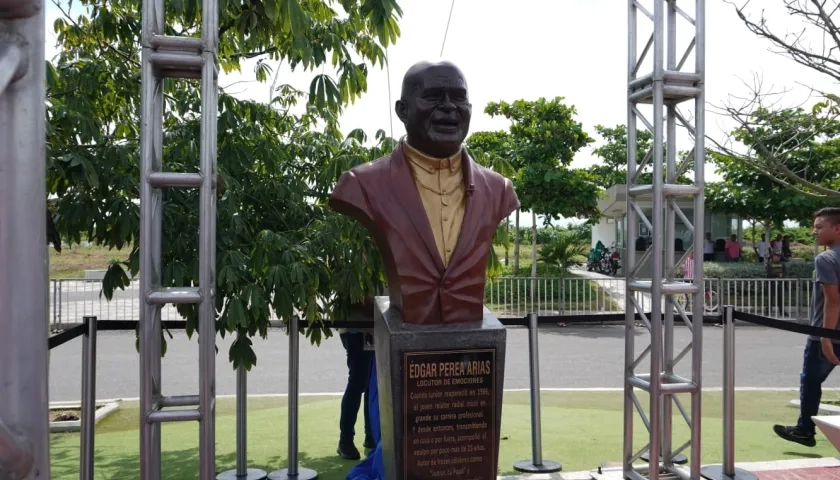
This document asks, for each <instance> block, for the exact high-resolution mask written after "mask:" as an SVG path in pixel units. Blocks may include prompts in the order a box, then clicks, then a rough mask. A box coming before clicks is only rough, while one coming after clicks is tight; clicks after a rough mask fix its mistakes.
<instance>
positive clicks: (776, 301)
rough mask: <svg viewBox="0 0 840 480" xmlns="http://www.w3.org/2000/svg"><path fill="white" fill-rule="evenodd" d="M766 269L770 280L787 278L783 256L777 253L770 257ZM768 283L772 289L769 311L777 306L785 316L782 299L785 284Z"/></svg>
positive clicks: (777, 282)
mask: <svg viewBox="0 0 840 480" xmlns="http://www.w3.org/2000/svg"><path fill="white" fill-rule="evenodd" d="M765 269H766V270H767V278H769V279H779V278H785V275H786V274H787V268H786V265H785V263H784V262H783V261H782V256H781V255H779V254H778V253H776V252H773V254H772V255H771V256H770V259H769V261H768V262H767V263H766V264H765ZM768 283H769V289H770V292H769V293H770V295H769V296H770V303H769V305H768V310H769V309H772V308H773V307H774V306H775V307H776V308H777V309H778V310H779V314H780V315H782V316H784V315H785V309H784V302H783V298H782V297H783V293H784V287H785V284H784V282H780V281H775V282H768ZM768 313H769V312H768Z"/></svg>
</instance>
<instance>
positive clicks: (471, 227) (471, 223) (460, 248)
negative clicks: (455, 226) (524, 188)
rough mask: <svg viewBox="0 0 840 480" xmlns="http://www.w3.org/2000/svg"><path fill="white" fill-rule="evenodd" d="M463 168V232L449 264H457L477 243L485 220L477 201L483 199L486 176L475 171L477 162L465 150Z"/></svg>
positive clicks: (462, 158)
mask: <svg viewBox="0 0 840 480" xmlns="http://www.w3.org/2000/svg"><path fill="white" fill-rule="evenodd" d="M461 162H462V163H461V169H462V171H463V172H464V186H465V187H466V192H465V195H466V196H465V198H464V220H463V222H462V223H461V232H460V233H459V234H458V243H456V244H455V251H454V252H452V259H451V260H450V261H449V266H452V265H457V264H458V263H460V262H461V261H462V260H463V258H464V256H465V255H466V253H467V251H468V249H469V248H471V247H472V246H473V245H474V244H475V239H476V235H477V234H478V231H479V229H480V228H481V222H482V221H483V220H484V219H482V218H480V215H477V214H476V206H475V202H476V201H481V200H480V198H481V195H480V194H481V193H483V192H484V190H483V189H482V187H483V186H484V185H483V183H482V182H483V180H484V178H483V177H482V176H481V174H480V173H478V172H476V171H475V164H474V162H473V160H472V158H470V156H469V155H468V154H467V153H466V152H464V153H463V155H462V156H461Z"/></svg>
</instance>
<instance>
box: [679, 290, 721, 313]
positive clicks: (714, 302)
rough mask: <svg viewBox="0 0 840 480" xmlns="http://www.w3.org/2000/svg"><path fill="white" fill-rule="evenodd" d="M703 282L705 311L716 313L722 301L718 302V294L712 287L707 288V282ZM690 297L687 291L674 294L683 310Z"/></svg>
mask: <svg viewBox="0 0 840 480" xmlns="http://www.w3.org/2000/svg"><path fill="white" fill-rule="evenodd" d="M703 283H704V287H703V297H704V300H703V311H704V313H715V312H717V310H718V308H719V307H720V303H719V302H718V294H717V292H716V291H714V290H712V289H709V288H705V283H706V282H703ZM688 298H689V296H688V295H687V294H685V293H682V294H679V295H675V296H674V300H675V301H676V303H677V304H678V305H679V306H680V307H681V308H682V309H683V310H685V307H686V305H688V304H689V299H688Z"/></svg>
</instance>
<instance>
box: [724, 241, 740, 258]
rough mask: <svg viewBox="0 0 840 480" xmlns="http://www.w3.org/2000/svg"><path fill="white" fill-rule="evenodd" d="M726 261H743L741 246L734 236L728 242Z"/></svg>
mask: <svg viewBox="0 0 840 480" xmlns="http://www.w3.org/2000/svg"><path fill="white" fill-rule="evenodd" d="M724 248H725V249H726V261H727V262H740V261H741V244H740V243H739V242H738V237H736V236H735V235H734V234H733V235H731V236H730V237H729V240H727V241H726V246H725V247H724Z"/></svg>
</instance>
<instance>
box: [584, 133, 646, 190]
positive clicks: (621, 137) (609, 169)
mask: <svg viewBox="0 0 840 480" xmlns="http://www.w3.org/2000/svg"><path fill="white" fill-rule="evenodd" d="M595 132H597V133H598V135H599V136H600V137H601V138H603V139H604V144H603V145H601V146H599V147H597V148H595V149H593V150H592V153H594V154H595V156H597V157H598V158H600V159H601V163H600V164H596V165H592V166H591V167H589V172H590V173H591V174H592V177H593V178H594V179H595V182H596V183H597V184H598V186H600V187H601V188H603V189H605V190H606V189H608V188H610V187H612V186H613V185H623V184H626V183H627V126H625V125H616V126H614V127H605V126H603V125H595ZM651 146H653V134H652V133H650V132H649V131H648V130H644V129H639V130H638V132H637V133H636V151H637V152H638V155H639V158H640V159H641V158H642V157H643V156H644V155H645V154H647V152H648V150H650V148H651ZM650 169H651V168H650V166H648V167H647V168H646V169H645V171H646V172H647V171H650Z"/></svg>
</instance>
